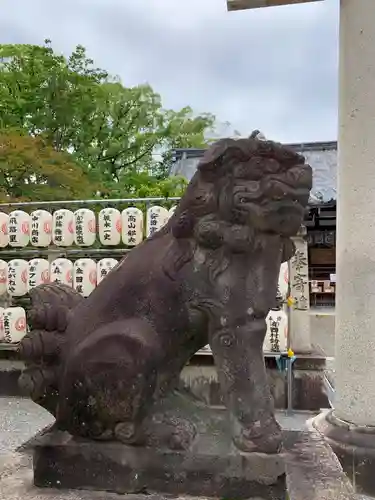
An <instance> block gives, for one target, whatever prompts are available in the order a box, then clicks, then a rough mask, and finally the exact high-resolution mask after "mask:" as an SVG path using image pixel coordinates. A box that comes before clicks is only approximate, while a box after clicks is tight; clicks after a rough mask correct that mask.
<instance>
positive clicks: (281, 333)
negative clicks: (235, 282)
mask: <svg viewBox="0 0 375 500" xmlns="http://www.w3.org/2000/svg"><path fill="white" fill-rule="evenodd" d="M266 323H267V334H266V338H265V341H264V345H263V349H264V351H274V352H285V351H286V350H287V342H288V317H287V315H286V313H285V312H284V311H270V313H269V314H268V316H267V320H266ZM26 333H27V320H26V312H25V310H24V309H23V308H22V307H8V308H2V307H0V342H1V343H7V344H17V343H18V342H20V341H21V340H22V338H23V337H24V336H25V335H26Z"/></svg>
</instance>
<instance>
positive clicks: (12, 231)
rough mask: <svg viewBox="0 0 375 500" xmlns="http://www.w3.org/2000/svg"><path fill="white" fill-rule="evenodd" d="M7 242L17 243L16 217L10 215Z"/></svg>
mask: <svg viewBox="0 0 375 500" xmlns="http://www.w3.org/2000/svg"><path fill="white" fill-rule="evenodd" d="M8 233H9V242H10V243H17V218H16V217H15V216H14V215H12V217H9V222H8Z"/></svg>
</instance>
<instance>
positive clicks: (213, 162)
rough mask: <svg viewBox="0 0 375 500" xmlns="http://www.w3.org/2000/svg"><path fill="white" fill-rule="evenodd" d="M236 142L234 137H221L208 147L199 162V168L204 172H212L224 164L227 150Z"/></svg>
mask: <svg viewBox="0 0 375 500" xmlns="http://www.w3.org/2000/svg"><path fill="white" fill-rule="evenodd" d="M234 144H235V141H234V139H220V141H217V142H215V143H214V144H213V145H212V146H211V147H210V148H208V149H207V150H206V151H205V153H204V155H203V158H202V159H201V160H200V162H199V163H198V170H199V171H200V172H201V173H202V174H203V175H205V174H208V175H209V174H212V173H215V172H217V170H218V169H219V168H220V167H221V166H222V164H223V160H224V156H225V153H226V151H227V150H228V148H229V147H230V146H233V145H234Z"/></svg>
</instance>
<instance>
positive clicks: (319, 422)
mask: <svg viewBox="0 0 375 500" xmlns="http://www.w3.org/2000/svg"><path fill="white" fill-rule="evenodd" d="M309 425H310V427H313V428H314V429H316V430H317V431H319V432H320V433H321V435H323V436H324V438H325V440H326V442H327V443H328V444H329V445H330V446H331V448H332V449H333V451H334V452H335V453H336V455H337V457H338V459H339V460H340V462H341V465H342V467H343V469H344V471H345V472H346V474H347V476H348V477H349V479H350V480H351V482H352V484H353V485H355V488H356V491H357V492H358V493H364V494H368V495H371V496H375V474H374V471H375V427H356V426H353V425H352V424H350V423H348V422H344V421H342V420H340V419H337V418H336V417H335V415H334V411H332V410H331V411H327V412H324V413H321V414H320V415H318V416H317V417H315V418H314V419H312V420H311V421H310V423H309Z"/></svg>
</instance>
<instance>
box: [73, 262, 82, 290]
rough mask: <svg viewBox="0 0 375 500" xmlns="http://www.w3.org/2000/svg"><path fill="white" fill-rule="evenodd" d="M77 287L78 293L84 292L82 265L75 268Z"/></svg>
mask: <svg viewBox="0 0 375 500" xmlns="http://www.w3.org/2000/svg"><path fill="white" fill-rule="evenodd" d="M74 279H75V289H76V290H77V292H78V293H83V269H82V267H80V266H79V267H78V266H77V267H76V269H75V278H74Z"/></svg>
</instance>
